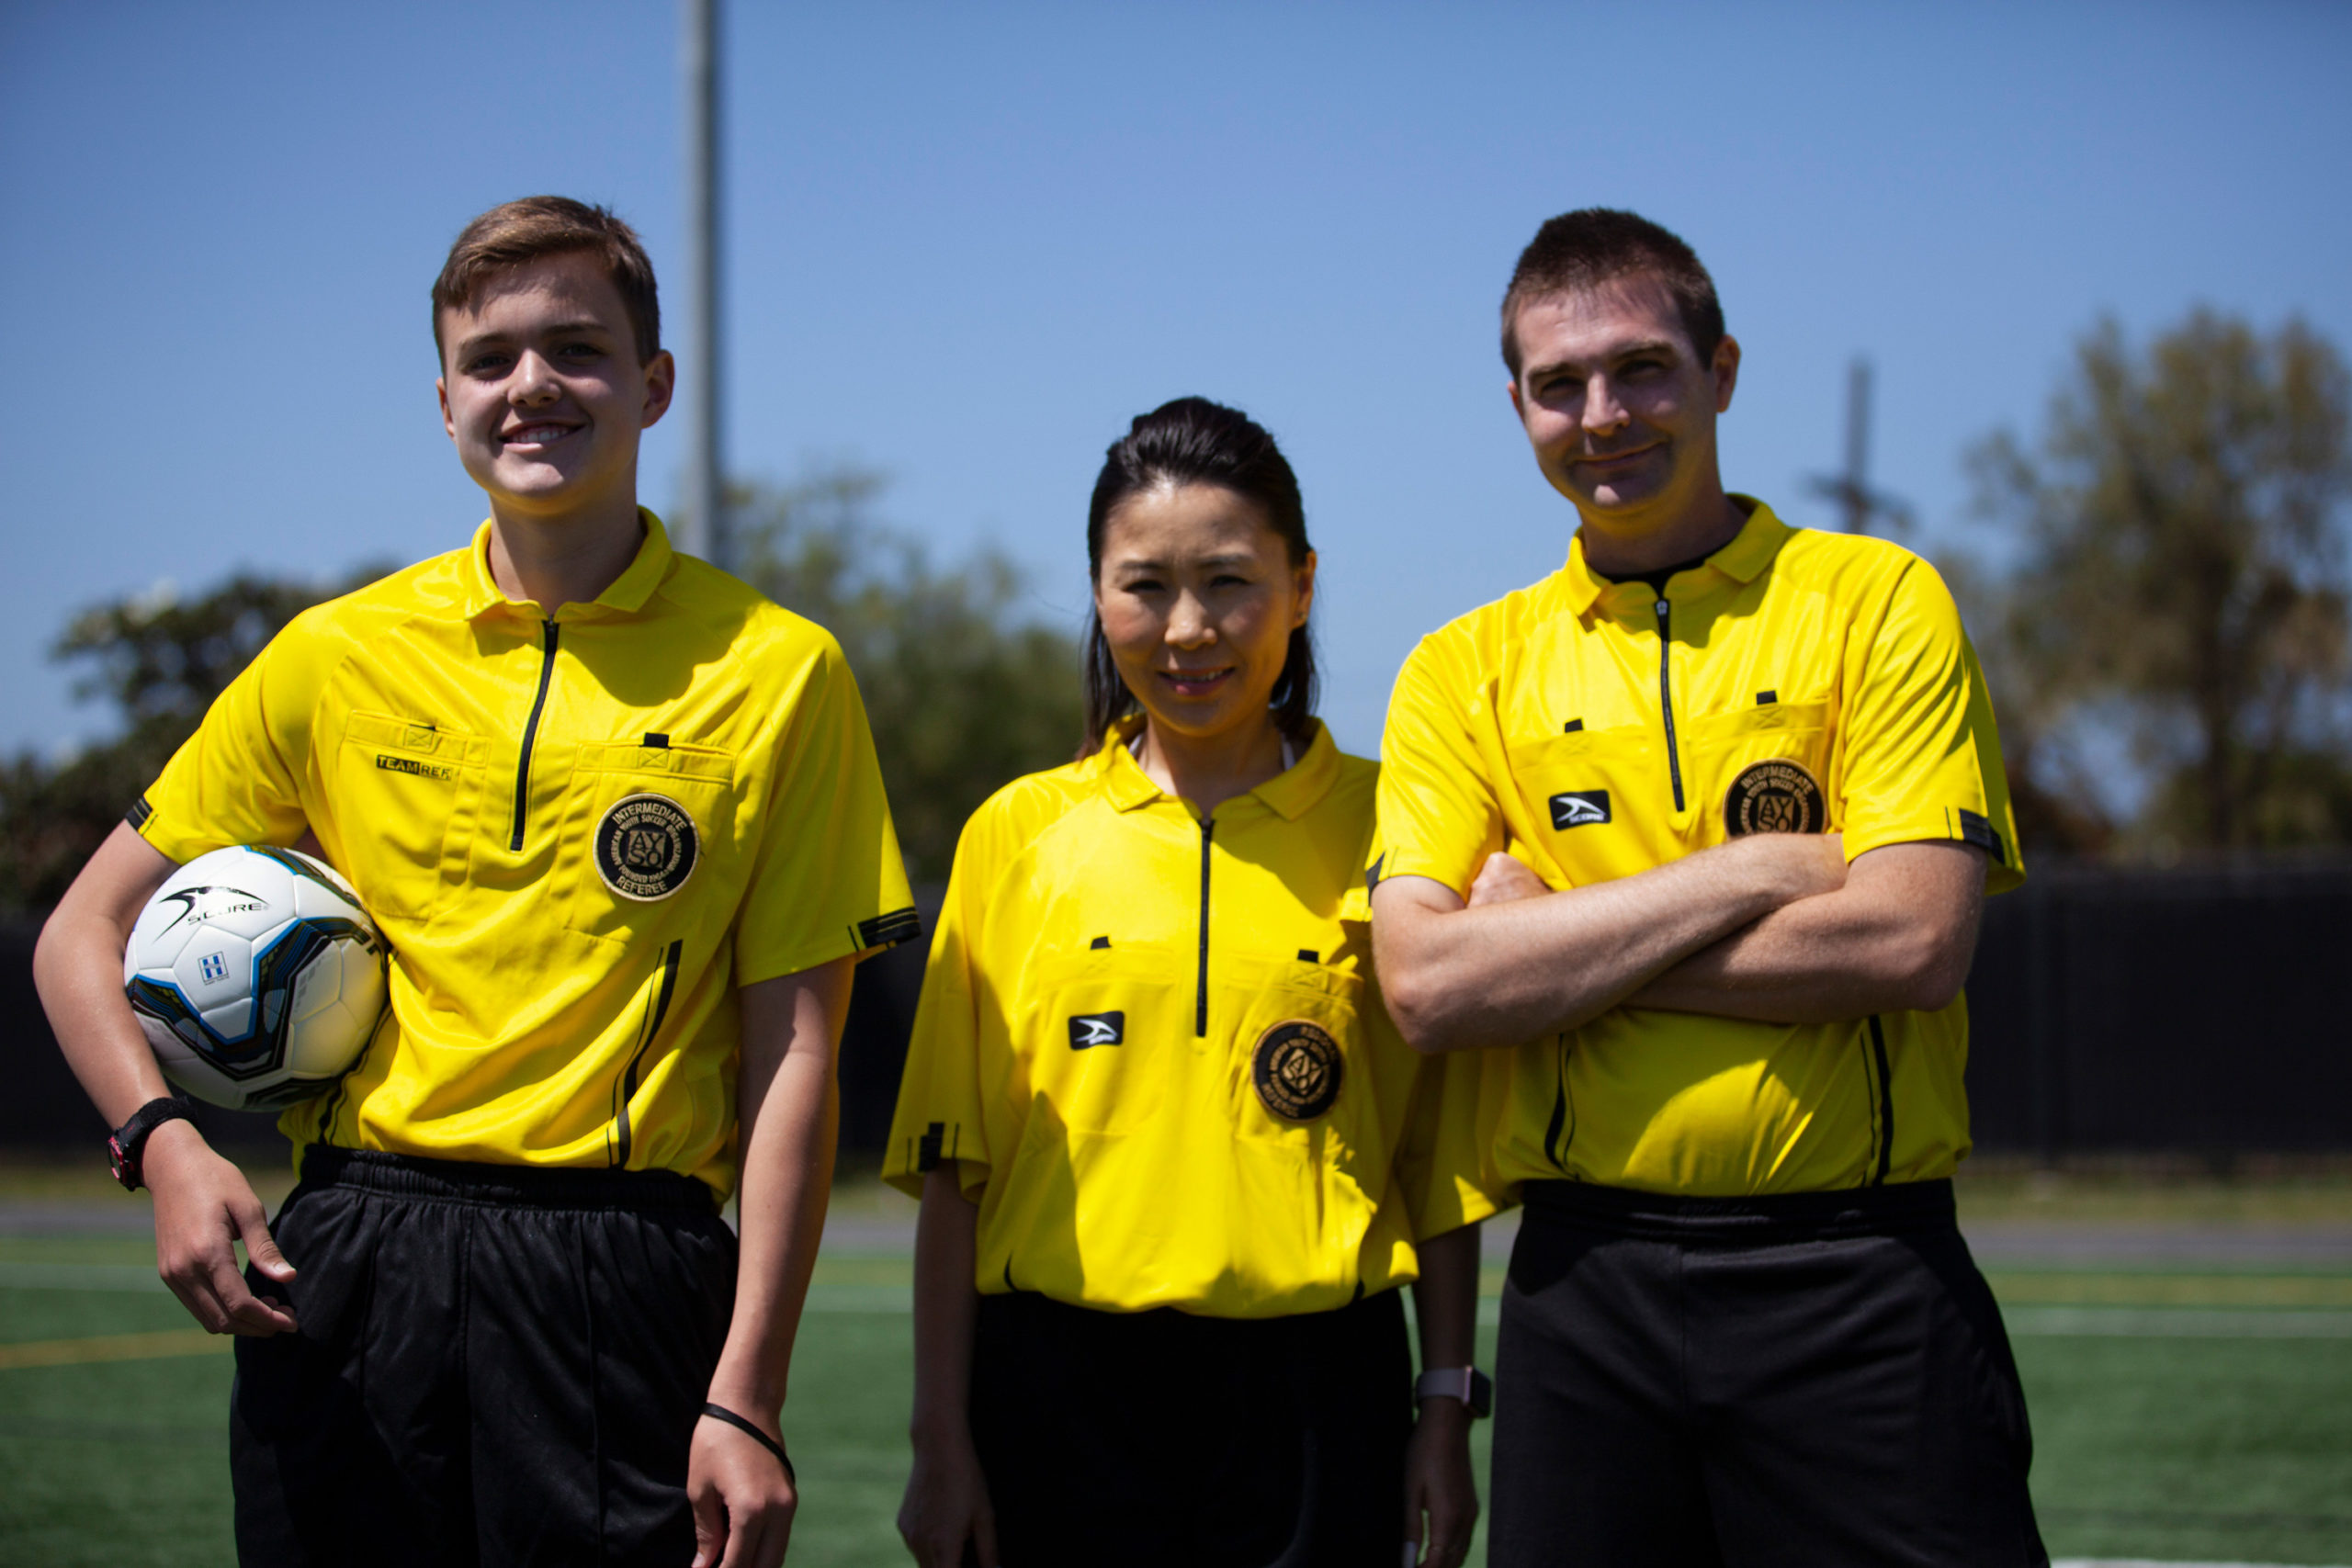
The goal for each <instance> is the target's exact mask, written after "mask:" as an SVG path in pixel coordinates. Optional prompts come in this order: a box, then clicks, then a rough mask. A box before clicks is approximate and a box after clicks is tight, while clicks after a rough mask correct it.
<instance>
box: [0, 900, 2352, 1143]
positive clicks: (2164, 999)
mask: <svg viewBox="0 0 2352 1568" xmlns="http://www.w3.org/2000/svg"><path fill="white" fill-rule="evenodd" d="M938 897H939V894H938V890H936V889H931V890H927V896H926V897H923V898H922V905H923V914H924V926H925V929H926V930H928V929H929V927H930V924H931V918H932V917H933V915H934V914H935V913H936V911H937V908H938ZM33 936H34V929H33V928H32V927H30V926H20V927H10V928H0V1062H5V1063H6V1074H5V1077H0V1148H10V1147H13V1148H34V1147H45V1148H54V1149H78V1150H85V1151H88V1152H89V1153H90V1154H91V1156H92V1157H93V1158H96V1156H97V1150H98V1149H99V1147H100V1144H101V1141H102V1140H103V1139H104V1137H105V1134H106V1129H105V1128H104V1127H103V1126H102V1125H101V1124H100V1122H99V1119H98V1116H97V1114H96V1112H95V1111H92V1110H91V1109H90V1106H89V1103H88V1102H87V1101H86V1100H84V1099H83V1098H82V1093H81V1090H80V1089H79V1088H78V1087H77V1086H76V1085H75V1084H74V1078H73V1075H72V1074H71V1073H69V1072H68V1071H67V1070H66V1067H65V1064H64V1061H63V1059H62V1057H60V1056H59V1055H58V1052H57V1046H56V1043H55V1042H54V1041H53V1040H52V1039H51V1037H50V1032H49V1027H48V1024H47V1022H46V1021H45V1020H44V1019H43V1017H42V1015H41V1011H40V1004H39V1002H38V1001H37V1000H36V998H35V997H34V995H33V987H32V943H33ZM922 965H923V953H922V948H921V947H919V946H911V945H910V946H908V947H903V948H899V949H895V950H893V951H892V952H890V953H884V954H882V955H881V956H879V957H877V958H876V959H874V960H873V961H872V962H870V963H868V964H865V965H863V966H862V967H861V968H860V969H859V970H858V975H857V984H856V989H855V991H854V995H853V998H852V1000H851V1004H850V1018H849V1024H848V1028H847V1032H846V1035H845V1038H844V1039H843V1041H842V1144H843V1145H844V1146H845V1147H848V1148H853V1149H866V1150H872V1149H878V1148H880V1147H881V1145H882V1144H883V1142H884V1141H885V1139H886V1138H887V1137H888V1133H889V1126H890V1110H891V1104H892V1100H893V1099H894V1098H895V1096H896V1095H897V1093H898V1084H899V1066H900V1064H901V1063H902V1062H903V1060H904V1058H905V1055H906V1041H907V1032H908V1029H909V1028H910V1025H911V1024H912V1022H913V1021H914V1004H915V994H916V992H917V990H918V989H919V988H920V987H921V986H922ZM1968 996H1969V1008H1970V1017H1971V1024H1972V1031H1971V1033H1972V1039H1971V1043H1970V1048H1969V1063H1968V1089H1969V1100H1970V1104H1971V1108H1972V1111H1973V1121H1974V1126H1975V1134H1976V1141H1977V1144H1978V1145H1979V1146H1980V1147H1982V1148H1985V1149H1987V1150H1992V1151H2000V1152H2010V1153H2029V1154H2034V1155H2038V1156H2041V1157H2042V1158H2044V1159H2049V1160H2056V1159H2058V1158H2061V1157H2063V1156H2067V1155H2074V1154H2170V1153H2194V1154H2200V1155H2206V1156H2233V1155H2239V1154H2271V1153H2301V1152H2325V1151H2335V1150H2345V1149H2352V863H2336V864H2329V865H2307V866H2300V867H2297V866H2278V865H2266V866H2249V867H2241V868H2235V869H2221V870H2179V871H2131V872H2122V871H2113V870H2106V869H2070V868H2064V867H2059V868H2053V869H2045V870H2041V871H2038V872H2037V873H2036V874H2035V875H2034V878H2033V880H2032V881H2031V882H2030V883H2029V884H2028V885H2027V886H2025V887H2024V888H2023V889H2021V890H2020V891H2018V892H2016V893H2012V894H2009V895H2007V896H2006V897H2000V898H1996V899H1994V900H1993V901H1992V902H1991V903H1990V904H1988V905H1987V906H1986V907H1985V930H1984V935H1983V938H1982V940H1981V941H1980V942H1978V944H1977V949H1976V965H1975V968H1974V970H1973V972H1972V974H1971V975H1970V976H1969V982H1968ZM204 1124H205V1126H206V1129H207V1132H208V1133H209V1134H210V1135H211V1136H213V1137H214V1138H215V1139H216V1140H217V1141H220V1142H223V1143H226V1144H231V1145H239V1146H243V1147H247V1148H254V1147H266V1146H267V1145H271V1144H274V1143H276V1142H277V1133H276V1130H275V1128H274V1126H273V1125H272V1122H271V1119H270V1118H268V1117H264V1116H238V1115H232V1114H230V1113H227V1112H220V1111H210V1110H208V1111H206V1113H205V1123H204Z"/></svg>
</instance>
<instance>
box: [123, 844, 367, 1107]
mask: <svg viewBox="0 0 2352 1568" xmlns="http://www.w3.org/2000/svg"><path fill="white" fill-rule="evenodd" d="M122 983H123V990H124V993H125V994H126V995H128V996H129V997H130V1009H131V1011H132V1012H134V1013H136V1014H137V1015H138V1017H139V1026H140V1028H141V1029H142V1030H144V1031H145V1032H146V1035H147V1043H149V1044H150V1045H152V1046H153V1047H154V1051H155V1059H156V1061H157V1063H158V1064H159V1065H160V1066H162V1067H163V1069H164V1077H168V1078H170V1079H171V1080H172V1082H174V1083H175V1084H177V1085H179V1087H180V1088H182V1089H186V1090H187V1091H188V1092H189V1093H190V1094H192V1095H194V1096H196V1097H197V1098H198V1100H209V1101H210V1102H211V1103H212V1104H214V1105H223V1106H227V1107H228V1108H230V1109H231V1110H232V1111H259V1110H266V1109H269V1108H272V1107H276V1106H281V1105H290V1104H292V1103H293V1102H294V1101H296V1100H307V1099H309V1098H310V1097H311V1096H312V1095H314V1094H317V1093H319V1092H320V1091H321V1090H322V1089H326V1088H328V1087H329V1086H331V1085H332V1084H333V1083H334V1081H335V1080H336V1079H337V1078H339V1077H342V1076H343V1075H344V1074H345V1072H347V1071H349V1070H350V1068H351V1066H352V1064H353V1063H354V1062H356V1061H357V1060H358V1059H359V1054H360V1053H361V1052H362V1051H364V1050H365V1049H367V1046H368V1037H369V1036H370V1035H372V1034H374V1033H375V1032H376V1023H377V1021H378V1020H379V1018H381V1017H382V1016H383V1011H384V940H383V938H382V937H381V936H379V935H378V934H377V931H376V927H375V924H374V922H372V921H371V920H369V919H368V914H367V911H366V910H364V909H362V908H360V907H359V898H358V896H357V895H356V893H354V892H353V891H352V889H351V885H350V884H349V883H347V882H345V881H344V879H343V878H342V877H340V876H338V875H336V874H335V873H334V868H332V867H330V866H327V865H325V864H323V863H320V862H318V861H315V860H312V859H311V857H310V856H308V855H305V854H300V853H298V852H295V851H293V850H281V849H277V848H273V847H272V846H270V845H266V844H255V845H250V846H244V847H241V848H237V849H227V850H215V851H213V852H211V853H210V854H205V855H198V857H197V858H196V859H194V860H192V861H190V862H188V863H187V864H186V865H184V866H182V867H180V869H179V870H177V871H175V872H174V873H173V874H171V876H170V877H168V878H166V879H165V881H164V885H163V886H161V887H159V888H157V889H156V890H155V896H154V897H153V898H150V899H149V900H148V901H147V907H146V908H144V909H142V910H141V911H140V914H139V920H138V923H137V924H136V925H134V926H133V927H132V928H131V931H130V945H129V946H128V947H127V948H125V949H124V951H123V955H122Z"/></svg>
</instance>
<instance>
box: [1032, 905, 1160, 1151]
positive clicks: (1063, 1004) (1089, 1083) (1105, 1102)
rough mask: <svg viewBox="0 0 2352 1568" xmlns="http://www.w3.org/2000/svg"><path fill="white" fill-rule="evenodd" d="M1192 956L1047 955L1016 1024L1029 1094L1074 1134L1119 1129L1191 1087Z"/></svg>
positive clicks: (1142, 949)
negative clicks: (1044, 1105) (1043, 1104)
mask: <svg viewBox="0 0 2352 1568" xmlns="http://www.w3.org/2000/svg"><path fill="white" fill-rule="evenodd" d="M1192 1003H1193V954H1191V953H1180V952H1178V951H1177V950H1176V949H1174V948H1172V947H1161V946H1158V945H1155V944H1149V943H1139V944H1128V945H1124V946H1120V947H1115V948H1100V949H1093V950H1090V951H1087V952H1082V953H1055V954H1049V955H1047V956H1046V957H1043V958H1040V959H1038V960H1036V961H1035V964H1033V965H1032V966H1031V969H1030V980H1029V998H1028V1000H1027V1001H1026V1003H1025V1004H1024V1007H1023V1013H1022V1016H1021V1017H1020V1018H1019V1019H1017V1020H1015V1021H1014V1029H1015V1030H1016V1032H1017V1038H1018V1039H1019V1040H1020V1042H1021V1045H1022V1055H1023V1059H1024V1061H1025V1064H1026V1066H1027V1067H1028V1070H1029V1089H1030V1093H1031V1094H1032V1095H1033V1096H1035V1098H1037V1099H1039V1100H1044V1101H1046V1106H1047V1108H1048V1109H1050V1111H1052V1114H1053V1115H1054V1117H1055V1118H1056V1119H1057V1120H1058V1121H1059V1122H1061V1123H1062V1124H1063V1125H1064V1126H1066V1127H1069V1129H1070V1130H1071V1131H1073V1132H1079V1133H1124V1132H1126V1131H1128V1130H1129V1129H1130V1128H1132V1127H1135V1126H1136V1125H1137V1124H1138V1123H1139V1122H1144V1121H1146V1120H1148V1119H1149V1118H1150V1117H1151V1116H1153V1115H1154V1114H1156V1113H1158V1112H1159V1111H1162V1110H1163V1109H1166V1108H1169V1107H1170V1106H1171V1105H1172V1104H1173V1103H1175V1102H1177V1100H1178V1097H1181V1096H1184V1095H1187V1094H1189V1093H1191V1092H1192V1085H1193V1077H1194V1075H1196V1074H1197V1073H1199V1072H1200V1071H1201V1070H1202V1062H1203V1060H1204V1048H1205V1042H1204V1041H1200V1040H1197V1039H1195V1038H1194V1037H1193V1027H1192V1025H1193V1005H1192Z"/></svg>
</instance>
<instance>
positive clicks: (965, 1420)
mask: <svg viewBox="0 0 2352 1568" xmlns="http://www.w3.org/2000/svg"><path fill="white" fill-rule="evenodd" d="M907 1437H908V1438H909V1439H910V1440H911V1441H912V1442H913V1444H914V1446H915V1447H916V1448H918V1449H925V1450H933V1451H937V1450H941V1449H947V1448H959V1447H962V1446H964V1445H966V1444H968V1443H969V1442H971V1440H972V1422H971V1417H970V1416H968V1415H967V1414H966V1413H965V1412H964V1411H963V1410H961V1409H956V1410H926V1409H923V1408H922V1407H921V1406H918V1407H917V1408H916V1410H915V1415H914V1419H913V1420H912V1421H910V1422H909V1423H908V1425H907Z"/></svg>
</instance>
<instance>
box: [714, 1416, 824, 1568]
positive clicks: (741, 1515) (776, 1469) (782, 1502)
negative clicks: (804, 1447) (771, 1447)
mask: <svg viewBox="0 0 2352 1568" xmlns="http://www.w3.org/2000/svg"><path fill="white" fill-rule="evenodd" d="M728 1408H729V1409H730V1410H745V1408H746V1407H745V1406H744V1405H742V1404H729V1405H728ZM747 1414H748V1412H747ZM752 1418H753V1419H757V1417H756V1416H754V1417H752ZM761 1426H762V1427H763V1429H765V1430H767V1432H768V1435H769V1436H770V1437H773V1438H775V1439H776V1440H777V1441H778V1442H782V1441H783V1440H784V1439H783V1435H782V1433H780V1432H778V1431H776V1430H775V1428H774V1424H773V1423H770V1422H764V1421H763V1422H761ZM686 1502H687V1504H688V1505H689V1506H691V1507H692V1508H693V1509H694V1514H695V1561H694V1568H776V1564H777V1563H779V1562H783V1561H784V1548H785V1543H786V1542H787V1541H788V1540H791V1539H792V1516H793V1514H794V1513H795V1512H796V1511H797V1509H798V1508H799V1506H800V1494H799V1493H798V1491H797V1490H796V1489H795V1488H794V1486H793V1484H792V1482H791V1481H790V1479H788V1478H787V1477H786V1475H785V1472H784V1466H783V1465H781V1464H778V1463H777V1462H776V1457H775V1455H774V1454H772V1453H770V1452H768V1450H765V1449H763V1448H762V1447H761V1446H760V1445H759V1444H758V1442H756V1441H755V1440H753V1438H752V1435H751V1434H750V1433H748V1432H740V1431H738V1430H736V1429H735V1428H734V1427H730V1426H729V1425H728V1424H727V1423H726V1422H724V1421H719V1420H715V1419H713V1418H712V1417H710V1416H704V1417H703V1418H702V1419H701V1420H699V1421H697V1422H695V1438H694V1446H693V1447H692V1448H691V1449H689V1450H687V1453H686Z"/></svg>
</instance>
